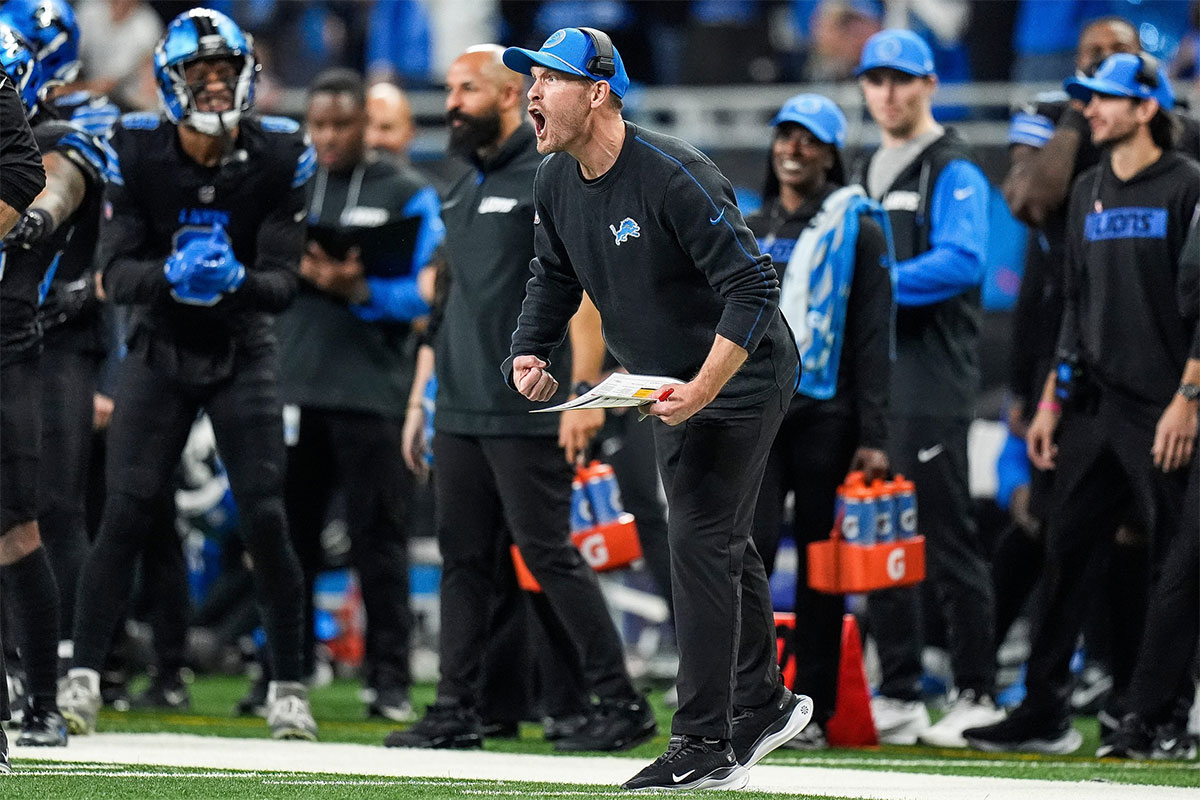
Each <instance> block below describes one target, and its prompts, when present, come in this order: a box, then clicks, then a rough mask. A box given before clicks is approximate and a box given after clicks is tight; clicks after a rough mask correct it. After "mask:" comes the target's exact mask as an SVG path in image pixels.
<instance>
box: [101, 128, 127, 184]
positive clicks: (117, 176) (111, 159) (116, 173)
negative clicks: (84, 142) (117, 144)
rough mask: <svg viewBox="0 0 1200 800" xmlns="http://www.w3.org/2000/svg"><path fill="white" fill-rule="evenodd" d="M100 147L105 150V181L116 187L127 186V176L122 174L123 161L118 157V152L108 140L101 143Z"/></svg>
mask: <svg viewBox="0 0 1200 800" xmlns="http://www.w3.org/2000/svg"><path fill="white" fill-rule="evenodd" d="M100 147H101V148H102V149H103V150H104V156H105V158H104V164H105V168H104V180H106V181H108V182H109V183H111V184H113V185H115V186H124V185H125V176H124V175H122V174H121V159H120V158H119V157H118V156H117V151H116V150H114V149H113V147H112V145H111V144H109V142H108V140H107V139H104V140H103V141H101V142H100Z"/></svg>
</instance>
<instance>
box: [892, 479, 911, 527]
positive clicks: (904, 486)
mask: <svg viewBox="0 0 1200 800" xmlns="http://www.w3.org/2000/svg"><path fill="white" fill-rule="evenodd" d="M892 500H893V503H892V505H893V508H894V514H895V517H894V522H893V527H894V528H895V530H896V538H897V539H911V538H913V537H914V536H916V535H917V486H916V484H915V483H913V482H912V481H910V480H908V479H907V478H905V477H904V476H903V475H899V474H897V475H896V479H895V480H894V481H892Z"/></svg>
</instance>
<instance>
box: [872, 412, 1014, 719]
mask: <svg viewBox="0 0 1200 800" xmlns="http://www.w3.org/2000/svg"><path fill="white" fill-rule="evenodd" d="M969 426H970V421H969V420H967V419H965V418H943V417H893V418H892V419H891V420H890V421H889V422H888V432H889V436H890V442H891V445H890V446H889V448H888V457H889V459H890V460H891V466H892V469H893V470H895V471H896V472H899V473H903V474H904V476H905V477H906V478H909V479H910V480H912V481H913V482H915V483H916V486H917V525H918V532H919V533H920V534H921V535H922V536H924V537H925V574H926V576H927V580H928V582H929V583H930V584H931V588H932V590H933V595H934V597H936V599H937V604H938V609H939V611H940V613H941V614H942V616H943V618H944V619H945V622H946V638H947V641H948V643H949V647H950V662H951V665H952V666H953V668H954V681H955V684H956V685H957V686H958V688H959V689H960V690H966V689H972V690H974V691H975V692H977V693H978V694H981V695H986V694H991V693H992V692H993V691H994V689H995V682H996V665H995V650H994V649H993V644H994V639H995V634H994V630H995V601H994V597H993V590H992V575H991V570H990V568H989V565H988V561H987V556H986V554H985V551H984V547H983V542H982V541H981V540H980V537H979V531H978V530H977V529H976V527H975V521H974V519H972V517H971V496H970V485H969V482H968V477H969V475H968V466H967V429H968V427H969ZM868 604H869V605H868V608H869V611H870V632H871V635H872V636H873V637H874V638H875V642H876V644H877V645H878V647H879V660H880V662H882V666H883V681H882V683H881V684H880V687H879V693H880V694H882V695H885V696H887V697H892V698H896V699H899V700H916V699H918V698H919V697H920V696H921V649H922V647H924V644H925V637H924V635H923V633H922V624H921V620H922V615H921V592H920V587H905V588H901V589H885V590H882V591H877V592H872V593H871V595H870V599H869V601H868Z"/></svg>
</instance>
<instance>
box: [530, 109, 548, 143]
mask: <svg viewBox="0 0 1200 800" xmlns="http://www.w3.org/2000/svg"><path fill="white" fill-rule="evenodd" d="M529 117H530V119H532V120H533V132H534V133H535V134H537V136H538V138H539V139H540V138H541V136H542V134H543V133H545V132H546V116H545V115H544V114H542V112H541V111H538V110H537V109H536V108H531V109H529Z"/></svg>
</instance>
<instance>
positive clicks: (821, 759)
mask: <svg viewBox="0 0 1200 800" xmlns="http://www.w3.org/2000/svg"><path fill="white" fill-rule="evenodd" d="M246 687H247V682H246V681H245V680H243V679H238V678H203V679H200V680H198V681H197V682H196V683H195V684H193V685H192V687H191V689H192V702H193V704H192V710H191V711H189V712H186V713H174V712H173V713H157V712H151V711H130V712H124V713H119V712H114V711H110V710H107V709H106V710H105V711H103V712H102V714H101V718H100V729H101V730H105V731H127V732H156V733H157V732H176V733H194V734H204V735H212V736H240V737H264V738H265V737H266V736H267V727H266V723H265V722H263V720H261V719H258V718H257V717H250V718H237V717H233V716H232V715H231V714H232V709H233V707H234V705H235V703H236V701H237V700H238V698H239V697H241V696H242V694H243V693H244V692H245V690H246ZM659 699H660V695H658V694H653V695H652V696H651V700H652V702H653V703H654V705H655V708H656V710H657V713H658V719H659V726H660V731H661V732H660V734H659V736H658V737H657V738H655V739H654V740H653V741H651V742H648V743H646V744H643V745H641V746H639V747H636V748H634V749H633V750H631V751H629V752H628V753H626V754H624V755H628V756H631V757H634V758H645V759H646V760H647V761H649V760H652V759H653V758H655V757H656V756H658V755H659V754H660V753H661V752H662V751H663V749H664V748H665V746H666V739H667V731H668V730H669V726H670V713H671V712H670V710H668V709H665V708H663V706H662V704H661V702H659ZM432 701H433V687H431V686H417V687H415V688H414V690H413V702H414V705H416V706H417V707H418V709H422V710H423V706H424V704H426V703H430V702H432ZM312 707H313V713H314V715H315V716H316V718H317V720H318V722H319V724H320V726H321V739H322V741H328V742H355V743H359V744H381V743H382V742H383V739H384V737H385V736H386V735H387V733H388V731H390V730H392V729H393V728H395V727H396V725H395V724H394V723H391V722H387V721H380V720H367V719H365V718H364V716H363V704H362V702H361V701H360V700H359V699H358V684H357V683H356V682H353V681H345V680H338V681H335V682H334V683H333V684H331V685H329V686H326V687H324V688H321V689H316V690H314V691H313V692H312ZM1076 724H1077V726H1078V728H1079V729H1080V731H1081V732H1082V733H1083V736H1084V744H1083V747H1082V748H1080V750H1079V753H1088V754H1090V753H1094V752H1095V750H1096V745H1097V742H1098V738H1099V734H1098V727H1097V724H1096V721H1095V720H1094V719H1090V718H1089V719H1082V720H1079V721H1078V722H1077V723H1076ZM486 747H487V749H488V750H492V751H497V752H514V753H539V754H549V753H553V752H554V751H553V748H552V747H551V746H550V745H549V744H547V743H546V742H545V741H543V740H542V738H541V729H540V726H538V725H534V724H523V725H522V726H521V737H520V739H517V740H503V739H490V740H488V741H487V744H486ZM764 763H773V764H795V765H802V766H814V767H820V766H825V767H848V768H854V769H874V770H894V771H901V772H918V773H936V774H946V775H977V776H991V777H1010V778H1038V779H1043V780H1070V781H1086V780H1106V781H1111V782H1116V783H1136V784H1150V785H1165V786H1188V787H1192V786H1195V787H1200V764H1198V763H1196V762H1186V763H1177V762H1170V763H1161V762H1125V761H1113V760H1106V761H1099V760H1097V759H1095V758H1090V757H1086V756H1082V755H1080V756H1050V757H1048V756H1025V755H1015V754H985V753H977V752H973V751H962V750H939V749H935V748H927V747H882V748H878V749H874V750H836V749H835V750H827V751H822V752H818V753H801V752H797V751H777V752H775V753H773V754H772V755H770V756H768V757H767V760H766V762H764ZM0 795H2V796H4V797H5V798H6V800H7V793H6V792H0ZM264 796H267V795H264ZM414 796H416V795H414Z"/></svg>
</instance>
